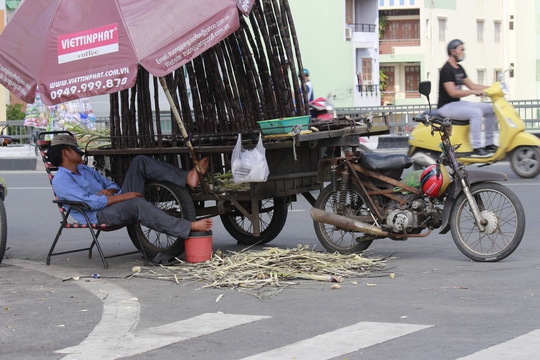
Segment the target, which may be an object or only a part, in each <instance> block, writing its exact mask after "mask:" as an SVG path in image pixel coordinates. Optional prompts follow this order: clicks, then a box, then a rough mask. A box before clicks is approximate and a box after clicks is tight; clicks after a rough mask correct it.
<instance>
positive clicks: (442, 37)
mask: <svg viewBox="0 0 540 360" xmlns="http://www.w3.org/2000/svg"><path fill="white" fill-rule="evenodd" d="M439 41H446V19H439Z"/></svg>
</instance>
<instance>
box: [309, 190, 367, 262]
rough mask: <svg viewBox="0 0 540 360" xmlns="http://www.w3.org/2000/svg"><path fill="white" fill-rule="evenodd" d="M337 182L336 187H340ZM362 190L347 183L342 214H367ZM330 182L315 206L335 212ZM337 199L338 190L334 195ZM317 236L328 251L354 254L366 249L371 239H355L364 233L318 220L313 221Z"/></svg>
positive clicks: (335, 206)
mask: <svg viewBox="0 0 540 360" xmlns="http://www.w3.org/2000/svg"><path fill="white" fill-rule="evenodd" d="M340 183H341V182H338V186H337V188H338V189H339V188H340ZM361 194H362V190H360V189H359V188H358V186H356V185H354V184H353V183H350V184H349V191H348V193H347V200H346V203H345V209H344V214H343V215H344V216H347V215H351V216H360V215H367V214H369V212H368V209H367V206H366V204H365V203H364V200H363V199H362V197H361ZM332 195H333V186H332V184H330V185H328V186H327V187H325V188H324V189H323V190H322V191H321V193H320V194H319V196H318V197H317V201H316V202H315V206H314V207H315V208H316V209H320V210H324V211H328V212H331V213H336V209H337V204H336V203H335V202H334V197H333V196H332ZM335 198H336V199H339V190H338V191H337V193H336V196H335ZM313 226H314V227H315V233H316V234H317V238H318V239H319V241H320V243H321V244H322V246H324V248H325V249H326V250H328V251H330V252H338V253H340V254H354V253H358V252H362V251H364V250H366V249H367V248H368V247H369V246H370V245H371V243H372V242H373V240H367V241H357V240H356V239H358V238H359V237H360V236H362V235H363V234H364V233H360V232H354V231H349V230H344V229H339V228H336V227H335V226H334V225H330V224H324V223H321V222H318V221H313Z"/></svg>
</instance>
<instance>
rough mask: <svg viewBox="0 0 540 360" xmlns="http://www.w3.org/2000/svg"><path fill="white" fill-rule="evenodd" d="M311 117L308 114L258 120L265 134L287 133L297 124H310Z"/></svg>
mask: <svg viewBox="0 0 540 360" xmlns="http://www.w3.org/2000/svg"><path fill="white" fill-rule="evenodd" d="M310 119H311V116H309V115H307V116H294V117H287V118H282V119H274V120H263V121H258V122H257V123H258V124H259V127H260V128H261V131H262V133H263V135H271V134H287V133H290V132H291V131H292V128H293V127H294V126H296V125H302V128H304V126H307V125H309V120H310Z"/></svg>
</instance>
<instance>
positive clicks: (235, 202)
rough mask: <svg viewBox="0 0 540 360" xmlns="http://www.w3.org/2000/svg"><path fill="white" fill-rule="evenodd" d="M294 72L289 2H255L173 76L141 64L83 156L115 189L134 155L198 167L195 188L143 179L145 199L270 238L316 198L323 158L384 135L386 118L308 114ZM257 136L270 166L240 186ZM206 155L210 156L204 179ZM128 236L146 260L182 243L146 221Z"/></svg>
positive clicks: (239, 236) (240, 233)
mask: <svg viewBox="0 0 540 360" xmlns="http://www.w3.org/2000/svg"><path fill="white" fill-rule="evenodd" d="M300 69H303V65H302V59H301V56H300V52H299V45H298V41H297V37H296V33H295V30H294V24H293V19H292V16H291V11H290V9H289V6H288V2H287V1H286V0H279V1H278V0H268V1H266V0H265V1H255V4H254V6H253V8H252V10H251V13H250V14H249V16H248V17H242V18H241V20H240V28H239V30H237V31H236V32H234V33H233V34H232V35H230V36H228V37H227V38H226V39H225V40H223V41H221V42H219V43H218V44H217V45H215V46H214V47H212V48H211V49H209V50H207V51H205V52H204V53H202V54H201V55H200V56H198V57H196V58H195V59H194V60H192V61H190V62H188V63H186V64H185V65H184V66H182V67H180V68H178V69H177V70H175V71H174V72H172V73H171V74H168V75H166V76H164V77H160V78H157V77H154V76H152V75H150V74H149V73H148V72H147V71H146V70H145V69H144V68H143V67H142V66H141V67H139V70H138V71H139V73H138V75H137V82H136V84H135V86H134V87H132V88H130V89H127V90H122V91H120V92H117V93H114V94H111V95H110V133H109V137H108V138H107V139H106V141H105V142H104V141H103V139H94V140H97V141H91V142H88V145H87V153H88V155H89V156H91V157H92V158H93V166H94V167H95V168H96V169H97V170H99V171H101V172H102V173H103V174H104V175H106V176H107V177H109V178H111V179H112V180H113V181H115V182H117V183H119V184H121V183H122V181H123V175H124V174H125V172H126V170H127V168H128V166H129V164H130V162H131V160H132V159H133V158H134V157H135V156H137V155H140V154H144V155H148V156H152V157H154V158H156V159H159V160H162V161H166V162H169V163H171V164H174V165H175V166H179V167H182V168H184V169H190V168H192V167H195V168H196V169H197V171H198V174H199V178H200V180H201V181H200V186H199V188H197V189H190V190H187V189H184V188H181V187H179V186H177V185H175V184H171V183H163V182H149V183H148V184H147V187H146V190H145V194H144V196H145V197H146V198H147V199H148V200H150V201H152V202H154V203H155V204H156V205H158V206H159V207H161V208H163V209H164V210H165V211H167V212H169V213H171V214H174V215H175V216H179V217H184V218H186V219H189V220H194V219H195V218H202V217H213V216H217V215H219V216H220V218H221V221H222V222H223V225H224V227H225V228H226V230H227V231H228V232H229V233H230V234H231V235H232V237H234V238H235V239H236V240H237V241H238V242H239V243H242V244H257V243H258V244H264V243H267V242H269V241H271V240H272V239H274V238H275V237H276V236H277V235H278V234H279V233H280V231H281V230H282V228H283V226H284V224H285V221H286V218H287V208H288V205H289V204H290V203H291V202H294V201H296V200H297V196H298V194H302V195H303V196H304V197H305V198H306V199H307V200H308V201H309V202H310V203H311V204H312V205H313V204H314V203H315V200H316V199H315V197H314V195H313V194H312V192H313V191H318V190H321V188H322V186H323V181H324V179H325V178H326V174H320V173H319V171H318V169H319V162H320V161H322V160H323V159H325V158H328V157H332V156H334V155H337V156H340V155H341V152H342V151H344V150H348V148H350V150H351V151H352V152H354V151H355V149H356V148H357V147H359V146H360V143H359V136H367V135H377V134H383V133H387V132H388V124H387V122H386V118H385V117H384V116H371V115H370V116H367V115H366V116H365V117H359V118H349V117H342V118H334V119H333V120H330V121H322V122H317V121H314V119H311V116H310V112H309V106H308V101H307V96H306V94H307V92H306V88H305V79H304V74H303V71H299V70H300ZM162 89H163V90H164V91H163V90H162ZM164 96H165V97H167V100H168V106H167V108H166V109H164V108H163V105H160V104H162V102H160V100H162V99H163V97H164ZM259 136H261V138H262V143H263V145H264V148H265V150H266V154H265V156H266V161H267V164H268V168H269V170H270V172H269V175H268V177H267V179H266V181H264V182H247V183H235V182H234V180H233V176H232V173H231V157H232V154H233V150H234V148H235V145H236V144H237V141H238V139H239V137H240V139H241V145H242V147H243V148H245V149H253V148H255V147H256V145H257V143H258V141H259ZM96 144H97V145H99V146H95V145H96ZM203 157H209V159H210V166H209V168H208V171H207V172H206V173H205V174H204V175H203V174H202V172H201V169H200V167H199V166H198V161H199V160H200V159H201V158H203ZM321 168H323V167H321ZM128 231H129V233H130V234H129V235H130V237H131V239H132V241H133V242H134V244H136V245H137V246H140V245H139V244H142V245H143V246H144V247H145V250H146V251H147V252H148V253H150V254H152V253H157V252H158V251H161V250H164V249H167V248H171V247H173V246H175V243H176V242H177V241H178V240H177V239H174V238H166V237H164V235H163V234H157V233H155V232H154V231H153V230H151V229H149V228H145V227H142V226H136V227H130V228H129V229H128Z"/></svg>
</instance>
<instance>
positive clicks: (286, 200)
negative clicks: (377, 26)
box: [88, 116, 389, 251]
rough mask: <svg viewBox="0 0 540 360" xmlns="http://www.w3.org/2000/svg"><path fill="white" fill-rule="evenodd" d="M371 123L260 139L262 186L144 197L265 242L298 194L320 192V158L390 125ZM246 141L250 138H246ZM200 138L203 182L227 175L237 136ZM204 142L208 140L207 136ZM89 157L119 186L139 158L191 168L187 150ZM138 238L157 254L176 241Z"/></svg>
mask: <svg viewBox="0 0 540 360" xmlns="http://www.w3.org/2000/svg"><path fill="white" fill-rule="evenodd" d="M364 120H367V119H364ZM369 120H370V122H367V121H358V120H357V121H351V120H346V121H338V122H329V123H328V126H327V127H328V129H327V130H325V129H324V128H325V126H319V130H318V131H312V132H310V133H304V132H303V133H302V134H298V135H294V136H293V135H287V134H284V135H281V136H266V137H264V138H263V143H264V146H265V148H266V158H267V162H268V165H269V168H270V175H269V177H268V180H267V181H266V182H264V183H249V184H244V186H243V188H238V187H235V188H233V189H229V188H227V187H220V186H215V185H214V184H212V183H208V186H209V191H208V192H207V193H204V192H203V190H202V189H201V188H198V189H193V190H190V191H189V195H186V194H185V193H184V192H183V191H182V190H184V191H185V189H182V188H180V187H178V186H173V185H172V184H159V183H151V184H148V185H149V186H148V188H147V190H146V193H145V197H146V198H147V199H148V200H150V201H153V202H155V203H156V204H158V206H161V207H163V208H164V210H166V211H168V212H169V213H171V214H175V216H183V217H186V218H188V219H192V220H194V217H197V218H201V217H214V216H218V215H219V216H220V217H221V221H222V222H223V225H224V227H225V228H226V229H227V231H228V232H229V233H230V234H231V235H232V236H233V237H234V238H235V239H236V240H237V241H238V242H239V243H242V244H249V245H252V244H264V243H267V242H269V241H271V240H273V239H274V238H275V237H276V236H277V235H279V233H280V232H281V230H282V229H283V226H284V225H285V222H286V219H287V206H288V205H289V204H290V203H291V202H294V201H296V200H297V195H298V194H302V195H303V196H304V197H305V198H306V199H307V200H308V201H309V202H310V203H311V204H314V203H315V200H316V194H314V193H313V192H316V191H319V190H320V189H321V188H322V186H323V183H322V180H321V179H320V176H318V169H319V161H320V160H321V159H323V158H324V157H326V156H327V155H328V154H329V155H330V156H331V155H332V154H339V153H341V151H342V150H344V149H348V148H351V149H352V150H354V149H355V148H358V147H359V146H361V145H360V140H359V137H361V136H368V135H380V134H386V133H388V131H389V126H388V124H387V121H386V118H385V117H384V116H383V117H379V118H375V120H373V119H369ZM366 123H367V124H366ZM331 125H332V126H331ZM315 130H316V129H315ZM250 135H251V136H249V135H248V136H243V139H244V141H243V146H244V147H245V148H250V147H254V146H255V143H256V141H255V140H256V139H258V132H253V133H251V134H250ZM216 136H217V135H216ZM246 137H248V138H250V139H249V140H245V139H246ZM198 140H201V141H202V139H198V138H197V137H194V138H193V140H192V142H193V144H194V145H195V153H196V154H197V156H198V157H200V158H202V157H204V156H208V157H210V167H209V173H208V174H207V176H206V179H212V178H213V176H215V174H219V173H227V172H228V171H229V170H230V159H231V155H232V151H233V149H234V144H235V142H236V138H235V137H233V138H230V139H229V140H228V141H227V139H224V138H223V137H221V142H223V143H224V144H223V145H214V144H212V145H203V144H200V145H197V144H198V143H199V141H198ZM205 140H206V141H207V142H208V141H209V139H208V135H207V136H206V139H205ZM210 140H212V139H210ZM218 140H219V139H218ZM210 142H211V141H210ZM161 143H162V144H167V141H162V142H161ZM88 155H90V156H93V158H94V166H95V168H96V169H98V170H100V171H102V172H103V173H104V174H106V175H107V176H109V177H111V178H112V179H113V180H115V181H116V182H118V183H121V182H122V180H123V179H122V174H123V173H124V171H123V170H122V169H123V168H125V164H126V163H129V162H130V160H131V159H132V158H133V157H135V156H137V155H148V156H152V157H155V158H158V159H160V160H163V161H168V162H170V163H173V164H175V165H177V166H180V167H183V168H190V167H191V161H190V154H189V152H188V149H186V148H185V147H181V146H175V147H173V146H162V147H160V148H148V147H147V148H124V149H112V148H100V149H96V150H90V151H88ZM186 199H187V200H186ZM191 199H192V204H190V202H191V201H190V200H191ZM137 236H138V237H142V241H143V243H147V244H149V245H151V246H153V247H154V248H155V250H156V251H157V250H159V249H163V248H169V247H171V246H173V244H174V242H175V239H168V240H167V241H166V242H165V243H163V234H155V233H154V232H153V230H151V229H148V228H142V227H141V229H139V230H138V231H137V234H135V233H130V237H131V238H132V240H133V241H134V243H136V242H135V241H138V238H137Z"/></svg>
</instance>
